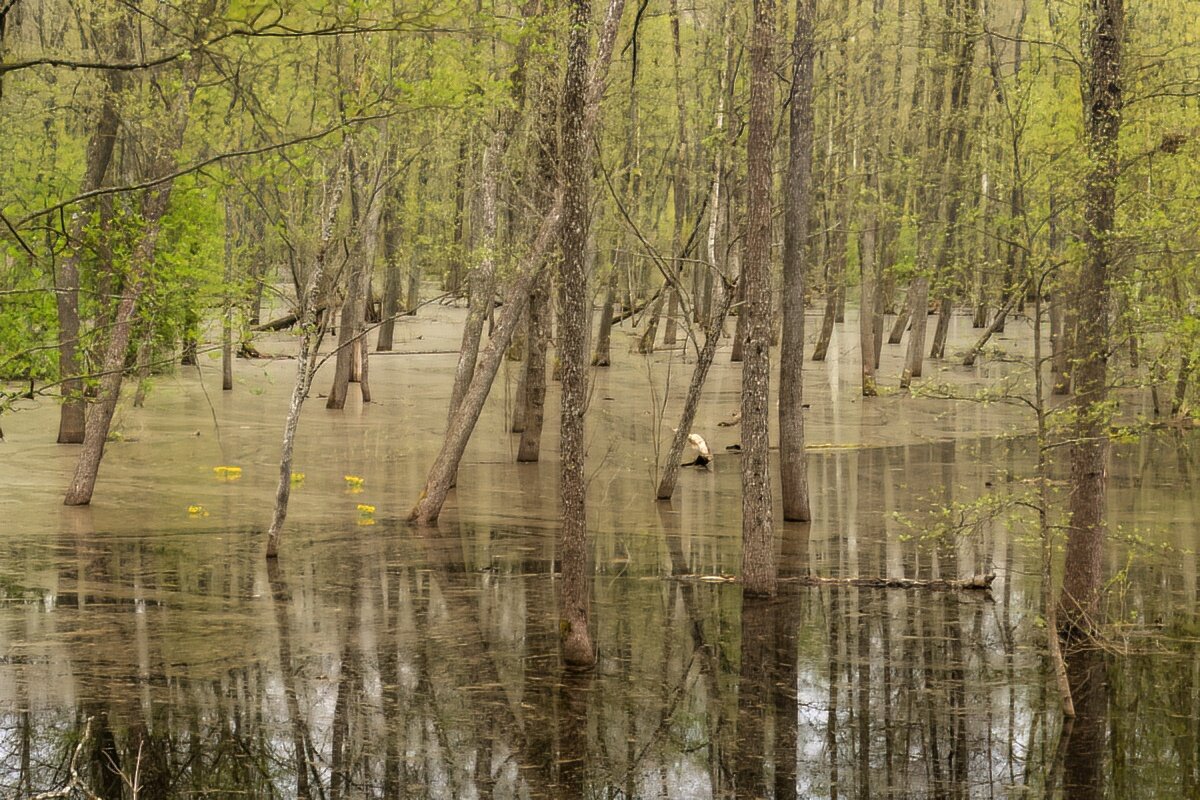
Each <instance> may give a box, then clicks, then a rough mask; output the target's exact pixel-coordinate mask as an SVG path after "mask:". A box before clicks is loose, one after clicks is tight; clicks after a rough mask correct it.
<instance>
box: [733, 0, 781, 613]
mask: <svg viewBox="0 0 1200 800" xmlns="http://www.w3.org/2000/svg"><path fill="white" fill-rule="evenodd" d="M753 8H754V19H753V23H752V26H751V33H750V120H749V129H748V132H747V141H746V171H747V193H748V194H747V201H746V243H745V258H744V261H743V263H742V281H743V282H744V287H743V288H744V289H745V293H746V305H745V306H744V307H743V309H742V315H743V316H744V317H745V324H744V330H745V333H744V339H743V349H742V354H743V361H742V402H741V406H742V577H743V581H744V591H745V593H746V594H749V595H773V594H775V583H776V565H775V531H774V519H773V514H772V507H771V505H772V498H771V469H770V451H769V442H768V438H767V417H768V414H769V404H768V396H769V393H770V385H771V362H770V338H771V330H770V314H771V131H772V128H773V125H774V122H773V116H774V114H773V106H774V97H773V94H774V93H773V92H772V82H773V79H774V77H773V71H772V58H773V56H772V41H773V39H774V36H775V21H774V15H775V4H774V2H773V0H754V5H753Z"/></svg>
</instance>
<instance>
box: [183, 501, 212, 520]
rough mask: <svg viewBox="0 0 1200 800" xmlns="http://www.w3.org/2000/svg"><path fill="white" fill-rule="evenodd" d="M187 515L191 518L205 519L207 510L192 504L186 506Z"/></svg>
mask: <svg viewBox="0 0 1200 800" xmlns="http://www.w3.org/2000/svg"><path fill="white" fill-rule="evenodd" d="M188 515H189V516H192V517H207V516H208V510H207V509H206V508H205V507H204V506H201V505H197V504H195V503H193V504H192V505H190V506H188Z"/></svg>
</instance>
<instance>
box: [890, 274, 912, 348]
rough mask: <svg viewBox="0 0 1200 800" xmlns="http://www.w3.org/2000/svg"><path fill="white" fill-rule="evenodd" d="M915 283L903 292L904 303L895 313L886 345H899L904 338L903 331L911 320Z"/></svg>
mask: <svg viewBox="0 0 1200 800" xmlns="http://www.w3.org/2000/svg"><path fill="white" fill-rule="evenodd" d="M916 285H917V284H916V281H913V283H912V285H911V286H909V287H908V291H907V292H905V295H904V302H903V303H901V305H900V310H899V311H898V312H897V313H896V320H895V322H893V323H892V330H891V332H890V333H888V340H887V341H888V344H900V341H901V340H902V339H903V338H904V331H905V329H906V328H908V322H909V320H910V319H912V303H913V290H914V289H915V288H916Z"/></svg>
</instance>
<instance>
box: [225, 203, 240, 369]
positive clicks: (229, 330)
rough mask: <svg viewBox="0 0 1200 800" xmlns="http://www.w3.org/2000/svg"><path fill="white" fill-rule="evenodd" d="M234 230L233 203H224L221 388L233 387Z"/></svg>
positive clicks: (235, 236)
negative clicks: (232, 293) (231, 291)
mask: <svg viewBox="0 0 1200 800" xmlns="http://www.w3.org/2000/svg"><path fill="white" fill-rule="evenodd" d="M236 238H237V235H236V230H235V228H234V220H233V204H232V203H230V202H228V201H226V203H225V295H224V308H223V309H222V313H221V390H222V391H225V392H228V391H232V389H233V297H232V296H231V295H230V293H229V292H230V288H231V287H232V286H233V272H234V269H233V259H234V252H235V245H236Z"/></svg>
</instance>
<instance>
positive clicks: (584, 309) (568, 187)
mask: <svg viewBox="0 0 1200 800" xmlns="http://www.w3.org/2000/svg"><path fill="white" fill-rule="evenodd" d="M571 12H572V16H571V37H570V43H569V45H568V50H567V74H566V81H565V84H564V87H563V104H562V120H563V132H562V137H563V152H562V157H561V164H562V173H563V183H564V195H565V197H564V199H563V220H562V228H561V242H562V266H561V267H560V269H561V270H562V314H561V315H560V317H559V335H558V357H559V363H560V364H561V365H562V403H561V414H560V445H559V456H560V471H559V491H560V499H561V503H562V528H561V531H560V533H559V539H558V548H559V557H560V558H561V559H562V584H561V586H560V588H559V619H560V620H561V622H560V629H561V631H562V652H563V661H565V662H566V663H567V664H568V665H569V666H573V667H590V666H591V665H592V664H594V663H595V662H596V653H595V648H594V647H593V645H592V637H591V633H590V632H589V630H588V607H589V605H590V603H591V571H590V570H589V568H588V561H589V558H588V534H587V480H586V476H585V475H584V456H585V452H584V417H585V411H586V409H587V340H588V329H589V328H590V327H591V313H590V309H589V306H590V305H591V294H590V293H589V291H588V275H587V263H586V260H585V250H586V248H587V229H588V185H587V184H588V181H587V178H588V175H587V162H588V161H589V160H590V159H589V158H588V152H589V151H588V150H587V147H588V143H587V142H586V141H585V140H584V139H583V133H584V119H583V116H584V108H585V105H586V102H587V100H586V97H585V92H586V86H585V83H586V78H587V56H588V23H589V18H590V13H591V12H590V9H589V2H588V0H573V2H572V3H571Z"/></svg>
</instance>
